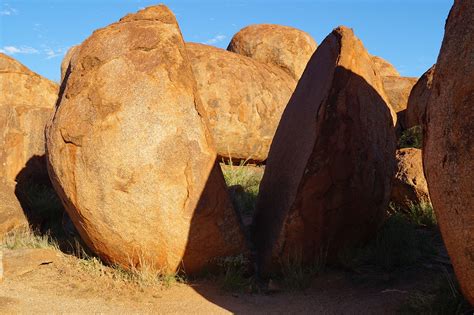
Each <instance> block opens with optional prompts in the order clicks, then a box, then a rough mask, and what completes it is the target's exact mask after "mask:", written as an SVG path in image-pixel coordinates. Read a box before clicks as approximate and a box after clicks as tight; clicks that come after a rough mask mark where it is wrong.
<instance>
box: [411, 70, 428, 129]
mask: <svg viewBox="0 0 474 315" xmlns="http://www.w3.org/2000/svg"><path fill="white" fill-rule="evenodd" d="M435 69H436V65H433V66H432V67H431V68H430V69H428V71H426V72H425V73H424V74H423V75H422V76H421V78H420V79H419V80H418V82H416V84H415V85H414V86H413V89H412V90H411V93H410V97H409V98H408V105H407V111H406V115H405V116H406V128H411V127H415V126H418V125H421V126H424V125H425V115H426V105H427V104H428V101H429V98H430V94H431V87H432V86H433V75H434V72H435Z"/></svg>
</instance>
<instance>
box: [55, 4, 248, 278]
mask: <svg viewBox="0 0 474 315" xmlns="http://www.w3.org/2000/svg"><path fill="white" fill-rule="evenodd" d="M76 58H77V59H76V62H74V63H73V64H72V69H71V72H70V75H69V77H68V79H67V81H66V82H65V90H64V94H63V95H62V98H61V99H60V103H59V106H58V108H57V110H56V114H55V116H54V119H53V121H52V122H51V124H50V125H49V126H48V130H47V148H48V162H49V170H50V176H51V178H52V180H53V182H54V185H55V187H56V189H57V191H58V192H59V194H60V196H61V199H62V201H63V203H64V204H65V207H66V210H67V212H68V214H69V216H70V218H71V220H72V221H73V223H74V225H75V227H76V229H77V230H78V232H79V234H80V235H81V237H82V238H83V240H84V241H85V243H86V244H87V245H88V246H89V247H90V249H92V250H93V251H94V252H95V253H97V254H98V255H99V256H100V257H101V258H102V259H104V260H105V261H107V262H109V263H112V264H119V265H122V266H124V267H126V268H130V267H132V266H143V265H144V264H146V265H148V266H149V267H153V268H155V269H158V270H161V271H162V272H165V273H166V272H175V271H176V270H178V269H183V270H184V271H185V272H186V273H188V274H193V273H196V272H199V271H200V270H202V269H203V268H204V267H206V266H208V265H209V264H210V262H211V261H214V260H215V259H216V258H218V257H227V256H232V255H236V254H239V253H242V251H243V246H244V238H243V234H242V232H241V229H240V225H239V222H238V219H237V216H236V214H235V212H234V210H233V208H232V205H231V202H230V199H229V195H228V193H227V190H226V185H225V182H224V178H223V175H222V172H221V170H220V168H219V165H218V164H217V162H216V158H217V155H216V151H215V149H214V144H213V141H212V138H211V136H210V134H209V132H208V130H207V128H206V114H205V111H204V110H203V108H202V105H201V100H200V97H199V94H198V93H197V88H196V82H195V79H194V75H193V72H192V68H191V65H190V63H189V58H188V57H187V52H186V48H185V45H184V42H183V39H182V36H181V32H180V29H179V27H178V24H177V22H176V19H175V17H174V15H173V13H172V12H171V11H170V10H169V9H168V8H167V7H165V6H163V5H160V6H154V7H149V8H146V9H144V10H141V11H139V12H137V13H136V14H130V15H127V16H125V17H124V18H122V19H121V20H120V21H119V22H117V23H114V24H111V25H109V26H107V27H105V28H103V29H100V30H97V31H95V32H94V33H93V34H92V35H91V36H90V37H89V38H88V39H87V40H86V41H85V42H83V43H82V44H81V47H80V50H79V51H78V53H77V55H76Z"/></svg>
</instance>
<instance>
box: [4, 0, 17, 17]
mask: <svg viewBox="0 0 474 315" xmlns="http://www.w3.org/2000/svg"><path fill="white" fill-rule="evenodd" d="M17 14H18V10H17V9H15V8H12V7H11V6H10V5H9V4H8V3H4V4H3V8H2V9H0V16H1V15H7V16H8V15H17Z"/></svg>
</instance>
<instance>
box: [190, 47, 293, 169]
mask: <svg viewBox="0 0 474 315" xmlns="http://www.w3.org/2000/svg"><path fill="white" fill-rule="evenodd" d="M186 48H187V51H188V55H189V58H190V61H191V65H192V68H193V71H194V75H195V77H196V81H197V86H198V91H199V94H200V96H201V99H202V102H203V105H204V108H205V110H206V113H207V116H208V119H209V129H210V131H211V134H212V136H213V138H214V142H215V143H216V148H217V153H218V155H219V156H220V157H224V158H229V156H230V157H231V158H232V159H237V160H245V159H247V158H250V159H252V160H255V161H264V160H265V159H266V158H267V156H268V150H269V149H270V144H271V142H272V139H273V136H274V134H275V131H276V128H277V126H278V122H279V121H280V118H281V114H282V113H283V110H284V109H285V106H286V104H287V103H288V100H289V99H290V97H291V94H292V93H293V91H294V89H295V87H296V80H294V79H293V78H292V77H290V76H289V75H288V74H286V73H285V72H284V71H283V70H281V69H280V68H277V67H275V66H272V65H265V64H262V63H260V62H258V61H255V60H253V59H251V58H248V57H245V56H241V55H238V54H234V53H231V52H228V51H226V50H223V49H219V48H215V47H211V46H206V45H201V44H194V43H187V44H186Z"/></svg>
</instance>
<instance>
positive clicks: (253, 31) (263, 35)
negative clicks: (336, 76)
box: [227, 24, 318, 80]
mask: <svg viewBox="0 0 474 315" xmlns="http://www.w3.org/2000/svg"><path fill="white" fill-rule="evenodd" d="M317 46H318V45H317V44H316V42H315V41H314V39H313V38H312V37H311V35H309V34H308V33H306V32H303V31H301V30H299V29H296V28H293V27H288V26H282V25H275V24H254V25H250V26H247V27H245V28H243V29H241V30H240V31H239V32H237V33H236V34H235V35H234V37H233V38H232V40H231V41H230V43H229V46H228V47H227V50H229V51H232V52H235V53H237V54H241V55H244V56H247V57H251V58H253V59H255V60H258V61H260V62H263V63H266V64H271V65H275V66H278V67H280V68H282V69H283V70H285V71H286V72H287V73H288V74H290V75H291V76H292V77H293V78H294V79H296V80H299V78H300V77H301V75H302V74H303V71H304V69H305V68H306V64H307V63H308V61H309V59H310V58H311V56H312V55H313V53H314V51H315V50H316V48H317Z"/></svg>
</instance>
